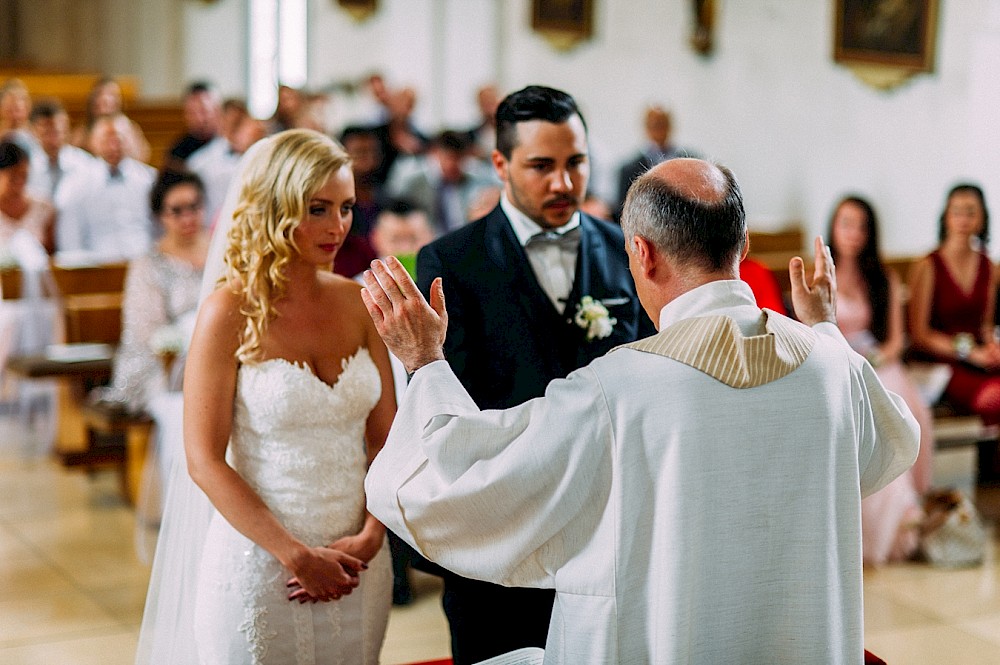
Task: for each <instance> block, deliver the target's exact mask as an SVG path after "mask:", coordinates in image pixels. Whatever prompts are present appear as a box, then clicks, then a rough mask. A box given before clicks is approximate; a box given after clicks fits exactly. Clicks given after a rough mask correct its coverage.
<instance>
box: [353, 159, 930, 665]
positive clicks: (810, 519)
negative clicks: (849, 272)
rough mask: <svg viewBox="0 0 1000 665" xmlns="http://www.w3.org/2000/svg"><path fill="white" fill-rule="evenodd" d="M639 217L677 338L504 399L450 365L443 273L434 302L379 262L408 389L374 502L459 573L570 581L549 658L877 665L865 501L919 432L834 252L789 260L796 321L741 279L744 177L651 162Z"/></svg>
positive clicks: (372, 282) (647, 271)
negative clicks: (491, 403) (542, 389)
mask: <svg viewBox="0 0 1000 665" xmlns="http://www.w3.org/2000/svg"><path fill="white" fill-rule="evenodd" d="M622 227H623V230H624V233H625V244H626V251H627V253H628V257H629V266H630V270H631V272H632V275H633V277H634V279H635V283H636V289H637V292H638V295H639V298H640V300H641V302H642V305H643V308H644V309H645V311H646V313H647V314H648V315H649V317H650V318H651V319H652V320H653V322H654V323H655V324H656V325H657V330H658V333H657V334H656V335H654V336H652V337H650V338H647V339H645V340H641V341H639V342H635V343H632V344H627V345H625V346H623V347H619V348H618V349H616V350H614V351H611V352H610V353H608V354H607V355H606V356H604V357H601V358H598V359H597V360H595V361H593V362H592V363H590V365H588V366H586V367H584V368H582V369H579V370H577V371H575V372H573V373H572V374H570V375H569V376H568V377H567V378H566V379H564V380H557V381H554V382H552V383H551V384H550V385H549V388H548V390H547V391H546V393H545V395H544V397H540V398H537V399H534V400H531V401H529V402H527V403H525V404H523V405H521V406H518V407H514V408H511V409H507V410H488V411H481V410H479V409H478V408H477V407H476V404H475V403H474V402H473V400H472V399H471V398H470V397H469V396H468V394H467V393H466V391H465V390H464V388H463V387H462V385H461V383H460V382H459V381H458V380H457V379H456V378H455V376H454V374H453V373H452V371H451V369H450V368H449V365H448V363H447V362H446V361H445V360H444V355H443V352H442V344H443V341H444V338H445V331H446V327H447V310H446V307H445V302H444V291H443V289H442V285H441V283H440V281H437V282H435V283H434V284H433V286H432V289H431V300H430V303H429V304H428V303H427V302H426V301H425V300H424V299H423V297H422V296H421V295H420V293H419V292H418V290H417V289H416V287H415V286H414V284H413V282H412V281H411V280H410V279H409V277H408V276H407V274H406V271H405V270H404V269H403V267H402V265H401V264H399V263H398V262H396V261H394V260H392V259H389V260H388V262H387V263H381V262H375V263H373V264H372V269H371V270H370V271H367V272H366V273H365V284H366V288H365V289H364V290H363V291H362V297H363V298H364V300H365V304H366V306H367V307H368V310H369V313H370V314H371V316H372V318H373V319H374V321H375V323H376V326H377V327H378V330H379V332H380V333H381V334H382V336H383V338H384V339H385V341H386V344H387V345H388V347H389V349H390V350H391V351H392V352H393V353H395V354H396V355H397V356H398V357H399V358H400V359H401V360H402V361H403V364H404V365H405V366H406V368H407V371H408V372H409V373H411V374H412V382H411V385H410V387H409V389H408V390H407V392H406V395H405V397H404V399H403V401H402V403H401V404H400V407H399V412H398V414H397V417H396V420H395V422H394V424H393V427H392V431H391V432H390V435H389V439H388V441H387V442H386V445H385V447H384V448H383V450H382V452H381V453H380V454H379V456H378V457H377V459H376V460H375V461H374V463H373V464H372V467H371V469H370V472H369V474H368V478H367V481H366V492H367V496H368V504H369V510H370V511H371V512H372V513H373V514H374V515H375V516H377V517H378V518H379V519H380V520H382V521H383V522H384V523H385V524H386V526H388V527H389V528H390V529H392V530H393V531H394V532H395V533H397V534H398V535H400V536H401V537H403V538H404V539H405V540H407V541H408V542H409V543H410V544H411V545H413V546H414V547H415V548H416V549H417V550H418V551H420V552H421V553H422V554H423V555H424V556H426V557H427V558H428V559H430V560H432V561H434V562H437V563H439V564H440V565H442V566H444V567H445V568H448V569H450V570H453V571H455V572H457V573H459V574H461V575H464V576H467V577H472V578H477V579H483V580H488V581H492V582H495V583H500V584H504V585H511V586H523V587H532V586H533V587H540V588H554V589H555V590H556V602H555V607H554V609H553V612H552V619H551V624H550V627H549V634H548V641H547V643H546V649H545V662H546V663H567V664H568V663H573V664H578V663H594V664H597V663H638V662H654V663H718V662H769V663H802V662H824V663H834V664H841V663H844V664H846V663H861V662H862V661H863V653H864V652H863V647H862V637H863V614H862V607H863V606H862V567H861V510H860V504H861V498H862V497H863V496H866V495H868V494H870V493H872V492H874V491H876V490H878V489H880V488H881V487H883V486H885V485H886V484H887V483H888V482H889V481H890V480H892V479H893V478H895V477H896V476H898V475H899V474H900V473H901V472H902V471H903V470H904V469H906V468H907V467H909V466H910V465H911V464H912V463H913V461H914V459H915V458H916V454H917V447H918V426H917V424H916V421H915V420H914V418H913V416H912V415H911V414H910V412H909V411H908V410H907V408H906V406H905V405H904V403H903V401H902V400H901V399H900V398H899V397H898V396H896V395H894V394H892V393H890V392H888V391H886V390H885V388H884V387H883V386H882V384H881V383H880V382H879V380H878V378H877V377H876V375H875V372H874V370H873V369H872V367H871V366H870V365H869V364H868V363H867V361H865V360H864V358H862V357H861V356H859V355H857V354H856V353H854V352H853V351H852V350H851V349H850V347H849V346H848V345H847V343H846V342H845V340H844V339H843V337H842V336H841V335H840V333H839V331H838V330H837V327H836V323H835V298H836V283H835V276H834V268H833V261H832V259H831V257H830V254H829V249H828V248H826V247H824V246H823V245H822V244H821V242H820V240H819V239H818V238H817V240H816V261H815V269H814V272H813V275H812V277H811V278H808V279H807V277H806V272H805V267H804V265H803V262H802V260H801V259H800V258H795V259H793V260H792V262H791V263H790V266H789V269H790V275H791V281H792V302H793V305H794V309H795V313H796V315H797V317H798V319H799V321H801V323H800V322H798V321H793V320H792V319H789V318H787V317H784V316H782V315H780V314H777V313H775V312H772V311H770V310H766V309H765V310H762V309H760V308H758V307H757V305H756V302H755V301H754V297H753V294H752V292H751V291H750V289H749V287H748V286H746V284H745V283H743V282H741V281H740V280H739V272H738V266H739V263H740V260H741V259H742V258H743V257H744V256H745V254H746V247H747V229H746V221H745V212H744V208H743V200H742V195H741V193H740V189H739V185H738V184H737V182H736V180H735V178H734V177H733V175H732V173H731V172H730V171H729V170H728V169H726V168H724V167H721V166H718V165H715V164H711V163H708V162H704V161H701V160H696V159H675V160H671V161H668V162H664V163H662V164H660V165H658V166H656V167H654V168H653V169H652V170H650V171H649V172H648V173H646V174H645V175H644V176H642V177H641V178H640V179H639V180H637V181H636V183H635V184H634V185H633V186H632V188H631V189H630V190H629V194H628V197H627V200H626V203H625V208H624V212H623V217H622ZM591 315H592V318H594V321H593V325H595V326H600V325H602V322H601V321H599V320H598V319H600V316H601V313H600V312H599V311H594V312H591ZM605 323H607V322H605Z"/></svg>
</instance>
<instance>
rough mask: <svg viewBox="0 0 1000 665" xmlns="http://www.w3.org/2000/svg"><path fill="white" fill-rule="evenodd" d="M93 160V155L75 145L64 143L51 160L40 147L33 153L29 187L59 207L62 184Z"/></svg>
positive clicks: (29, 171) (37, 194)
mask: <svg viewBox="0 0 1000 665" xmlns="http://www.w3.org/2000/svg"><path fill="white" fill-rule="evenodd" d="M93 162H94V157H93V155H91V154H90V153H89V152H87V151H86V150H82V149H80V148H77V147H76V146H73V145H64V146H63V147H62V148H60V149H59V152H58V154H57V155H56V159H55V161H51V160H49V156H48V155H47V154H45V151H44V150H42V149H41V148H39V149H38V150H36V151H35V152H33V153H32V154H31V168H30V169H29V170H28V189H29V190H31V191H32V192H33V193H34V194H35V195H36V196H39V197H41V198H44V199H45V200H46V201H51V202H52V203H54V204H55V205H56V206H57V207H58V206H59V193H60V191H61V190H62V185H63V184H64V183H66V182H67V181H68V180H70V179H71V177H72V175H73V174H74V173H76V172H77V171H79V170H80V169H86V168H87V167H88V166H90V165H91V164H93Z"/></svg>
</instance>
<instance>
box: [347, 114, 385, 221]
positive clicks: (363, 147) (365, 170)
mask: <svg viewBox="0 0 1000 665" xmlns="http://www.w3.org/2000/svg"><path fill="white" fill-rule="evenodd" d="M340 143H341V145H343V146H344V150H346V151H347V154H348V155H349V156H350V157H351V169H352V170H353V171H354V194H355V198H356V201H355V202H354V221H353V223H352V224H351V233H352V234H354V235H360V236H363V237H366V238H367V237H368V235H369V234H370V233H371V230H372V229H373V228H374V227H375V219H376V218H377V217H378V214H379V212H380V211H381V210H382V188H383V183H382V182H381V181H380V180H379V176H378V170H379V167H380V165H381V164H382V143H381V142H380V141H379V138H378V136H377V135H376V133H375V130H374V129H373V128H371V127H363V126H360V125H349V126H347V127H345V128H344V130H343V131H342V132H341V134H340Z"/></svg>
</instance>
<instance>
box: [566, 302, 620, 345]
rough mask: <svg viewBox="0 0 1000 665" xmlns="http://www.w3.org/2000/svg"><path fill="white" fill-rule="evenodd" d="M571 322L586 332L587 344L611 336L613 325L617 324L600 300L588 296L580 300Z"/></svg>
mask: <svg viewBox="0 0 1000 665" xmlns="http://www.w3.org/2000/svg"><path fill="white" fill-rule="evenodd" d="M573 321H574V322H575V323H576V325H578V326H580V327H581V328H583V329H584V330H586V331H587V341H588V342H592V341H593V340H595V339H604V338H605V337H607V336H608V335H610V334H611V331H612V330H613V329H614V327H615V324H616V323H618V319H616V318H614V317H613V316H611V314H610V313H609V312H608V308H607V307H605V306H604V304H603V303H602V302H601V301H600V300H594V299H593V298H591V297H590V296H584V297H583V298H581V299H580V303H579V304H578V305H577V306H576V316H574V317H573Z"/></svg>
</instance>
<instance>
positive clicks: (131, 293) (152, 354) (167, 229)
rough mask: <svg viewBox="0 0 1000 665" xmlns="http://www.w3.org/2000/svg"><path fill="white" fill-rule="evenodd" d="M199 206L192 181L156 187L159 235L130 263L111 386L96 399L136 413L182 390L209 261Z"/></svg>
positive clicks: (180, 178) (165, 177)
mask: <svg viewBox="0 0 1000 665" xmlns="http://www.w3.org/2000/svg"><path fill="white" fill-rule="evenodd" d="M204 201H205V190H204V187H203V186H202V183H201V180H200V179H199V178H198V176H196V175H194V174H191V173H175V172H165V173H163V174H162V175H161V176H160V177H159V179H158V180H157V182H156V184H155V185H154V186H153V189H152V192H151V193H150V197H149V202H150V207H151V209H152V212H153V215H154V216H155V217H156V219H157V220H159V223H160V225H161V227H162V232H163V234H162V236H161V237H160V239H159V241H157V243H156V245H154V246H153V248H152V250H150V252H149V253H148V254H146V255H144V256H141V257H139V258H137V259H135V260H133V261H131V262H130V263H129V268H128V276H127V277H126V279H125V292H124V299H123V302H122V337H121V344H120V345H119V347H118V351H117V353H116V354H115V362H114V372H113V375H112V381H111V385H110V386H108V387H107V388H101V389H98V391H95V393H94V395H93V398H95V399H100V400H102V401H106V402H115V403H118V404H120V405H121V406H122V407H123V408H124V409H125V410H127V411H130V412H138V411H141V410H142V409H143V408H145V407H146V405H147V404H148V403H149V400H150V398H151V397H153V396H154V395H155V394H156V393H158V392H160V391H163V390H166V389H177V388H178V387H179V382H180V377H181V375H182V373H183V372H182V366H183V362H181V360H182V359H183V355H184V354H183V351H184V349H185V348H186V346H187V341H188V339H189V338H190V335H191V331H192V330H193V327H194V315H195V312H196V310H197V307H198V292H199V289H200V287H201V273H202V270H203V269H204V267H205V257H206V255H207V254H208V234H207V232H206V231H205V229H204V225H203V223H202V216H203V214H204ZM171 338H172V339H171ZM158 345H159V346H161V347H162V348H161V349H159V351H161V353H160V354H158V353H157V351H158V349H157V346H158ZM168 347H170V348H172V349H173V351H174V353H175V354H176V356H178V361H175V362H174V363H173V365H172V366H171V367H170V369H169V374H168V370H167V367H166V365H169V364H170V363H164V362H163V359H162V357H161V356H163V355H164V352H166V351H167V350H168Z"/></svg>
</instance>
